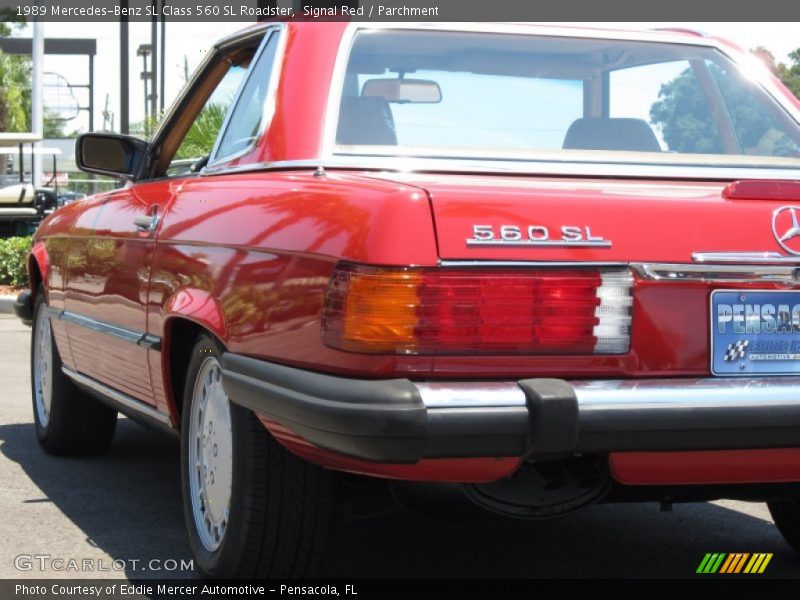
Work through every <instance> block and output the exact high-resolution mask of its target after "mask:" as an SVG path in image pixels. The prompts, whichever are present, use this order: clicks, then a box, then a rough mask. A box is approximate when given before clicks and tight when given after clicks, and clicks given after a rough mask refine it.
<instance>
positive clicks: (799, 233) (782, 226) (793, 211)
mask: <svg viewBox="0 0 800 600" xmlns="http://www.w3.org/2000/svg"><path fill="white" fill-rule="evenodd" d="M798 213H800V206H781V207H780V208H779V209H778V210H776V211H775V212H774V213H772V234H773V235H774V236H775V240H776V241H777V242H778V244H780V247H781V248H783V249H784V250H786V252H788V253H789V254H794V255H796V256H800V220H799V219H798Z"/></svg>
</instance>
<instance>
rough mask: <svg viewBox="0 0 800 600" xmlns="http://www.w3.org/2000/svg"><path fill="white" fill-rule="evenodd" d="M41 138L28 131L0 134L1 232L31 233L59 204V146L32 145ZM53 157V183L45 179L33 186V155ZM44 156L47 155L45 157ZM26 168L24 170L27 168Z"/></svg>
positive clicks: (8, 233) (2, 233)
mask: <svg viewBox="0 0 800 600" xmlns="http://www.w3.org/2000/svg"><path fill="white" fill-rule="evenodd" d="M39 140H40V138H38V137H37V136H35V135H33V134H30V133H2V134H0V165H4V166H5V168H4V169H0V235H26V234H29V233H32V231H33V230H34V229H35V228H36V226H37V225H38V224H39V222H40V221H41V220H42V219H43V218H44V217H45V216H47V215H48V214H50V213H51V212H53V211H54V210H55V209H56V208H57V207H58V206H59V205H60V203H59V191H58V183H57V181H56V174H57V169H56V156H58V155H59V154H61V150H59V149H58V148H44V147H41V148H34V147H33V143H34V142H37V141H39ZM34 154H39V155H41V156H42V157H43V160H48V159H50V160H52V165H53V166H52V173H53V174H52V177H51V179H50V181H51V182H52V183H53V187H50V186H49V183H50V182H46V183H45V186H44V187H42V188H40V189H34V186H33V183H32V182H31V179H32V177H31V171H32V166H33V155H34ZM45 157H47V158H45ZM26 169H27V171H26Z"/></svg>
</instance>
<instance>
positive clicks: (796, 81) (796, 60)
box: [777, 48, 800, 98]
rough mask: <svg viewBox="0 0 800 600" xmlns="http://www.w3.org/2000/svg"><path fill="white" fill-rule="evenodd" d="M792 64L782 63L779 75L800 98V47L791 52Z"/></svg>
mask: <svg viewBox="0 0 800 600" xmlns="http://www.w3.org/2000/svg"><path fill="white" fill-rule="evenodd" d="M789 59H790V60H791V64H789V65H787V64H785V63H780V64H779V65H778V67H777V75H778V77H780V80H781V81H782V82H783V84H784V85H785V86H786V87H788V88H789V89H790V90H791V91H792V93H793V94H794V95H795V96H797V97H798V98H800V48H798V49H797V50H795V51H794V52H792V53H790V54H789Z"/></svg>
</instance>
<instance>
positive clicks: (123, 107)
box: [119, 0, 130, 134]
mask: <svg viewBox="0 0 800 600" xmlns="http://www.w3.org/2000/svg"><path fill="white" fill-rule="evenodd" d="M120 8H121V9H122V11H123V14H125V13H126V11H127V10H128V0H120ZM129 60H130V59H129V57H128V17H120V20H119V130H120V133H124V134H128V133H130V115H129V108H130V107H129V103H128V102H129V98H128V85H129V83H130V73H129V67H130V65H129Z"/></svg>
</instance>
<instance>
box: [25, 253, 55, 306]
mask: <svg viewBox="0 0 800 600" xmlns="http://www.w3.org/2000/svg"><path fill="white" fill-rule="evenodd" d="M49 266H50V257H49V256H48V254H47V248H46V247H45V244H44V242H41V241H40V242H36V243H35V244H34V245H33V247H32V248H31V251H30V254H28V281H29V283H30V286H31V298H35V297H36V294H37V293H38V291H39V288H40V287H41V286H42V285H44V290H45V293H46V292H47V274H48V272H49V270H50V269H49Z"/></svg>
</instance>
